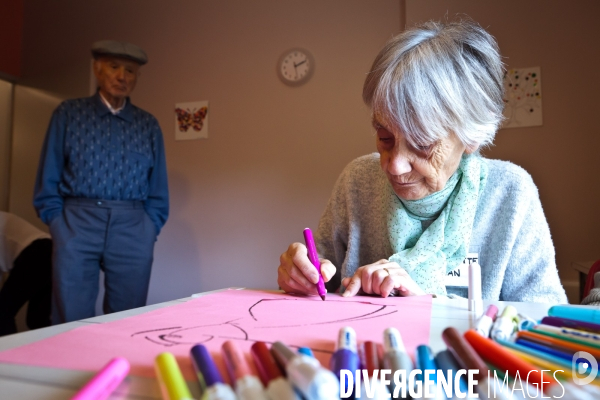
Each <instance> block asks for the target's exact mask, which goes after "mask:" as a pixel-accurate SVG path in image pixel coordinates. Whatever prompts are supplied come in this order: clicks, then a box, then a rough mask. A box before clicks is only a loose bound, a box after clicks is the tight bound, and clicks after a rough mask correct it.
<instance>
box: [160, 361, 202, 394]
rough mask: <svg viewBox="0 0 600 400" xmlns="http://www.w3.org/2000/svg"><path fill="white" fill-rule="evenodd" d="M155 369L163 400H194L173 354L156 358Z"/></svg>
mask: <svg viewBox="0 0 600 400" xmlns="http://www.w3.org/2000/svg"><path fill="white" fill-rule="evenodd" d="M154 369H155V371H156V376H157V378H158V383H159V385H160V391H161V393H162V398H163V400H194V399H193V397H192V394H191V393H190V389H189V388H188V387H187V384H186V383H185V379H183V375H181V370H180V369H179V365H178V364H177V360H175V356H173V354H171V353H168V352H165V353H161V354H159V355H158V356H156V358H155V359H154Z"/></svg>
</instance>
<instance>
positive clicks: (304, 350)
mask: <svg viewBox="0 0 600 400" xmlns="http://www.w3.org/2000/svg"><path fill="white" fill-rule="evenodd" d="M298 353H300V354H304V355H305V356H309V357H312V358H315V355H314V354H313V351H312V350H311V349H310V347H299V348H298Z"/></svg>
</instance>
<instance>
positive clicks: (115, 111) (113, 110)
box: [98, 92, 127, 115]
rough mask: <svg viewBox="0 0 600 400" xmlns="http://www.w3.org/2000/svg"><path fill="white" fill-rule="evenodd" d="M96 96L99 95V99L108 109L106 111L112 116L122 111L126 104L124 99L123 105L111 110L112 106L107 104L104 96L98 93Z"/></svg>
mask: <svg viewBox="0 0 600 400" xmlns="http://www.w3.org/2000/svg"><path fill="white" fill-rule="evenodd" d="M98 94H99V95H100V99H101V100H102V102H103V103H104V105H105V106H106V107H107V108H108V111H110V112H111V113H112V115H117V114H118V113H119V112H121V110H122V109H124V108H125V105H126V104H127V99H125V101H124V102H123V105H122V106H121V107H119V108H113V106H112V105H111V104H110V103H109V102H108V100H106V99H105V98H104V96H102V93H100V92H98Z"/></svg>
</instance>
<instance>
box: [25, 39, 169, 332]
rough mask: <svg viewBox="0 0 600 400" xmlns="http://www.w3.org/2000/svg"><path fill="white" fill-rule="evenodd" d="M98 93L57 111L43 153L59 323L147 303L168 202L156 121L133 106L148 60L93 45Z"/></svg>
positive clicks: (42, 200)
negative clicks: (99, 309)
mask: <svg viewBox="0 0 600 400" xmlns="http://www.w3.org/2000/svg"><path fill="white" fill-rule="evenodd" d="M92 55H93V57H94V74H95V76H96V79H97V82H98V90H97V91H96V94H94V95H93V96H92V97H88V98H82V99H75V100H67V101H65V102H63V103H62V104H61V105H60V106H58V108H57V109H56V110H55V112H54V114H53V116H52V120H51V122H50V126H49V127H48V131H47V133H46V139H45V141H44V145H43V148H42V154H41V157H40V164H39V167H38V173H37V180H36V184H35V193H34V200H33V203H34V206H35V208H36V210H37V212H38V215H39V217H40V218H41V219H42V221H44V222H45V223H46V224H48V226H49V227H50V233H51V235H52V238H53V240H54V250H53V266H54V268H53V296H52V297H53V301H52V321H53V323H62V322H68V321H73V320H78V319H82V318H88V317H92V316H94V308H95V307H94V306H95V302H96V297H97V295H98V279H99V272H100V270H102V271H104V276H105V280H104V285H105V289H106V293H105V296H104V312H105V313H110V312H115V311H122V310H127V309H130V308H135V307H141V306H144V305H145V304H146V297H147V293H148V284H149V281H150V270H151V267H152V259H153V251H154V242H155V241H156V236H157V235H158V233H159V232H160V229H161V228H162V227H163V225H164V224H165V222H166V220H167V216H168V212H169V195H168V187H167V172H166V162H165V150H164V144H163V137H162V133H161V130H160V127H159V125H158V122H157V120H156V119H155V118H154V117H153V116H152V115H151V114H149V113H147V112H146V111H144V110H141V109H139V108H138V107H136V106H134V105H133V104H131V101H130V99H129V97H128V96H129V94H130V93H131V92H132V90H133V89H134V88H135V84H136V82H137V79H138V76H139V69H140V66H141V65H144V64H145V63H146V62H147V57H146V53H145V52H144V51H143V50H142V49H141V48H139V47H137V46H135V45H132V44H130V43H124V42H116V41H100V42H96V43H94V45H93V47H92Z"/></svg>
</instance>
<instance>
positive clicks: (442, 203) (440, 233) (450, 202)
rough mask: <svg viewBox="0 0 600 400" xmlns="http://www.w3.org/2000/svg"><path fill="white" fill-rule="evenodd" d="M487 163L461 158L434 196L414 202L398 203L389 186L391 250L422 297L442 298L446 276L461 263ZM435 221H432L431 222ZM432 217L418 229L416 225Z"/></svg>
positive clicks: (466, 157)
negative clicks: (430, 295) (420, 291)
mask: <svg viewBox="0 0 600 400" xmlns="http://www.w3.org/2000/svg"><path fill="white" fill-rule="evenodd" d="M486 178H487V165H486V164H485V162H484V161H483V160H482V159H481V158H480V157H479V156H478V155H475V154H472V155H463V157H462V159H461V161H460V164H459V166H458V169H457V170H456V172H455V173H454V174H453V175H452V177H450V179H448V182H447V183H446V186H445V187H444V189H442V190H441V191H439V192H436V193H433V194H431V195H429V196H427V197H424V198H422V199H419V200H401V199H399V198H398V196H397V195H396V194H395V193H394V190H393V189H392V186H391V185H389V188H390V196H389V204H388V207H387V210H388V215H387V222H388V230H389V234H390V243H391V245H392V251H393V252H394V253H395V254H394V255H392V256H391V257H389V260H390V261H394V262H396V263H398V264H399V265H400V267H402V268H404V269H405V270H406V271H407V272H408V274H409V275H410V276H411V278H412V279H413V280H414V281H415V282H416V283H417V284H418V285H419V286H420V287H421V289H423V290H424V291H425V292H426V293H431V294H438V295H445V294H446V286H445V284H444V282H445V278H446V275H447V274H448V272H450V271H452V270H453V269H455V268H456V267H458V266H459V264H460V263H461V262H462V261H463V260H464V259H465V257H466V256H467V252H468V250H469V243H470V241H471V231H472V229H473V220H474V219H475V211H476V209H477V202H478V199H479V194H480V193H481V192H482V191H483V189H484V187H485V181H486ZM436 217H437V218H436ZM433 218H436V219H435V221H433V222H432V223H431V225H430V226H429V227H428V228H427V229H425V231H423V228H422V224H421V221H424V220H431V219H433Z"/></svg>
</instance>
